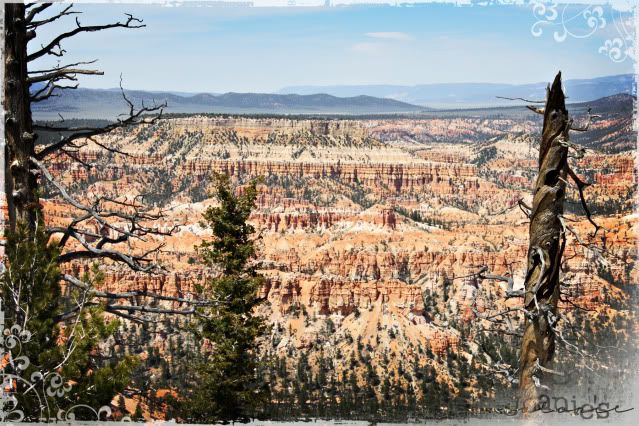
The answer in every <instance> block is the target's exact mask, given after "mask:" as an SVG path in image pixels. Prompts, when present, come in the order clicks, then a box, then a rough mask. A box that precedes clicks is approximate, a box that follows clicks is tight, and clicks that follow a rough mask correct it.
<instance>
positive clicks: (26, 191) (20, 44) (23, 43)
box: [3, 3, 38, 230]
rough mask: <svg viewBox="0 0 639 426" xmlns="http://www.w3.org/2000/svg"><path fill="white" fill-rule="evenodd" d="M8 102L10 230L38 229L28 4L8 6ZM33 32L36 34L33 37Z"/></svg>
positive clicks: (7, 162) (6, 156) (5, 11)
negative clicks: (22, 226)
mask: <svg viewBox="0 0 639 426" xmlns="http://www.w3.org/2000/svg"><path fill="white" fill-rule="evenodd" d="M3 7H4V25H5V39H4V71H5V72H4V87H3V90H4V99H3V103H4V105H3V107H4V110H5V137H6V148H5V161H6V163H5V164H7V166H8V167H5V172H4V173H5V190H6V192H5V194H6V197H7V208H8V213H9V218H8V219H9V228H10V229H11V230H15V226H16V223H17V222H24V223H26V224H27V225H28V226H29V227H31V228H32V229H33V228H35V225H36V221H37V214H38V208H37V206H38V195H37V176H36V174H34V173H32V172H31V167H30V160H29V158H30V157H31V156H32V155H33V153H34V143H35V136H34V133H33V128H32V127H33V124H32V121H31V108H30V103H29V84H28V83H27V81H28V74H27V42H28V40H29V37H32V35H35V34H34V33H33V31H30V32H28V31H27V26H26V20H25V5H24V4H21V3H6V4H5V5H4V6H3ZM32 33H33V34H32Z"/></svg>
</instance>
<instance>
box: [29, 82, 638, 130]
mask: <svg viewBox="0 0 639 426" xmlns="http://www.w3.org/2000/svg"><path fill="white" fill-rule="evenodd" d="M564 85H565V89H566V92H567V94H568V96H569V99H568V102H569V103H571V104H574V103H580V102H587V101H592V100H595V99H600V98H604V97H607V96H612V95H617V94H631V93H632V90H633V76H632V75H630V74H624V75H617V76H608V77H600V78H593V79H589V80H567V81H565V83H564ZM34 89H37V88H34ZM545 91H546V83H534V84H523V85H510V84H483V83H468V84H466V83H458V84H457V83H456V84H424V85H419V86H391V85H379V86H367V85H362V86H297V87H290V88H285V89H282V90H281V91H280V92H282V93H279V94H270V93H224V94H210V93H199V94H189V93H177V92H151V91H141V90H130V91H129V90H127V91H126V94H127V97H129V99H131V100H132V101H133V102H134V103H135V104H136V106H139V105H141V103H142V102H143V101H144V103H145V105H151V104H152V103H153V101H155V102H157V103H161V102H164V101H166V103H167V104H168V108H167V109H166V112H167V113H228V114H326V115H328V114H347V115H364V114H394V113H402V114H406V113H427V112H429V111H430V112H433V111H434V109H433V108H432V107H437V108H443V109H467V108H478V107H482V108H484V107H500V106H516V105H521V104H522V102H521V101H509V100H503V99H498V98H497V96H504V97H510V98H518V97H521V98H526V99H538V100H542V99H544V98H545ZM288 92H296V93H288ZM318 92H321V93H318ZM127 110H128V108H127V105H126V103H125V102H124V100H123V99H122V94H121V93H120V90H119V89H117V90H116V89H83V88H80V89H76V90H65V91H62V92H60V96H57V97H52V98H49V99H48V100H46V101H44V102H40V103H37V104H34V105H33V114H34V117H35V118H36V119H38V120H56V119H58V118H59V116H58V114H61V115H62V116H63V117H64V118H65V119H66V118H89V119H97V118H99V119H114V118H115V117H117V115H118V114H122V113H125V112H127Z"/></svg>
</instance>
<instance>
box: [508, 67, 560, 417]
mask: <svg viewBox="0 0 639 426" xmlns="http://www.w3.org/2000/svg"><path fill="white" fill-rule="evenodd" d="M543 114H544V123H543V132H542V138H541V145H540V148H539V175H538V176H537V181H536V183H535V188H534V193H533V194H534V198H533V205H532V211H531V213H530V243H529V246H528V266H527V273H526V281H525V292H526V293H525V297H524V303H525V309H526V310H527V319H526V325H525V330H524V336H523V340H522V345H521V353H520V358H519V371H520V378H519V397H520V403H521V408H522V409H523V411H524V413H527V412H531V411H534V410H535V409H538V408H539V404H540V396H541V390H542V389H543V386H544V385H543V375H544V373H549V372H550V369H549V364H550V362H551V361H552V358H553V354H554V351H555V325H556V322H557V302H558V300H559V269H560V264H561V258H562V255H563V252H564V247H565V235H564V231H563V225H562V221H561V218H562V215H563V211H564V197H565V193H566V178H567V175H568V173H569V168H568V146H569V143H568V133H569V131H570V119H569V117H568V111H567V110H566V104H565V97H564V93H563V90H562V88H561V72H560V73H558V74H557V76H556V77H555V81H554V82H553V84H552V87H550V88H549V89H548V92H547V98H546V106H545V109H544V111H543Z"/></svg>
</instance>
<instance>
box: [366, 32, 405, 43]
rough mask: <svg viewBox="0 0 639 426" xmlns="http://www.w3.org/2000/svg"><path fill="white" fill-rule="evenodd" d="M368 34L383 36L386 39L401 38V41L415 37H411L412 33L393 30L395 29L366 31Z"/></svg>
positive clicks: (374, 36) (370, 35)
mask: <svg viewBox="0 0 639 426" xmlns="http://www.w3.org/2000/svg"><path fill="white" fill-rule="evenodd" d="M366 36H367V37H372V38H381V39H384V40H399V41H408V40H412V39H413V37H411V36H410V35H408V34H406V33H400V32H393V31H390V32H373V33H366Z"/></svg>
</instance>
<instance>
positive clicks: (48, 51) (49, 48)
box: [27, 13, 146, 62]
mask: <svg viewBox="0 0 639 426" xmlns="http://www.w3.org/2000/svg"><path fill="white" fill-rule="evenodd" d="M126 16H127V20H126V21H125V22H116V23H114V24H106V25H91V26H87V27H84V26H82V25H81V24H80V21H79V20H78V18H76V19H75V23H76V26H77V28H75V29H73V30H71V31H68V32H66V33H62V34H60V35H58V36H57V37H56V38H54V39H53V40H52V41H51V42H49V43H48V44H47V45H46V46H42V49H40V50H38V51H36V52H34V53H32V54H30V55H28V56H27V61H28V62H31V61H33V60H35V59H38V58H40V57H42V56H44V55H55V56H62V54H63V52H64V50H62V48H61V47H60V42H62V40H64V39H67V38H69V37H73V36H75V35H77V34H80V33H87V32H95V31H102V30H107V29H110V28H144V27H146V25H144V24H142V20H141V19H138V18H135V17H133V15H131V14H128V13H127V14H126ZM55 48H58V49H59V51H58V52H55V51H54V49H55Z"/></svg>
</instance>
